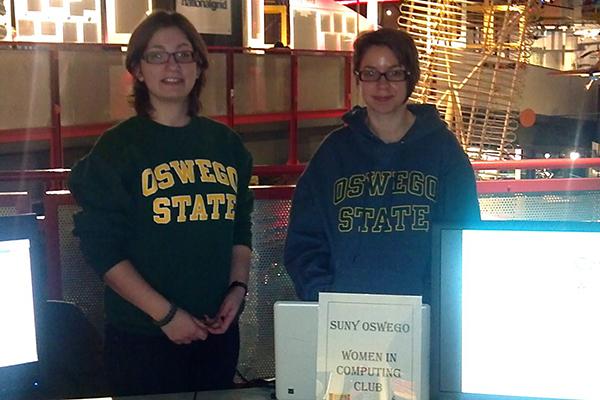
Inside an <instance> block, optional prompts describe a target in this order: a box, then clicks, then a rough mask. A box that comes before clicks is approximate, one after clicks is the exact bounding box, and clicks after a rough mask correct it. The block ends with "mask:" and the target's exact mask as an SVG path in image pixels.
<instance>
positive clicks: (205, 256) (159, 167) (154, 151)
mask: <svg viewBox="0 0 600 400" xmlns="http://www.w3.org/2000/svg"><path fill="white" fill-rule="evenodd" d="M251 171H252V158H251V155H250V153H249V152H248V151H247V150H246V149H245V147H244V146H243V144H242V142H241V140H240V138H239V136H238V135H237V134H236V133H234V132H233V131H231V130H230V129H229V128H228V127H226V126H225V125H222V124H220V123H218V122H215V121H212V120H210V119H208V118H203V117H194V118H192V120H191V121H190V123H189V124H188V125H187V126H184V127H179V128H174V127H169V126H164V125H160V124H158V123H156V122H154V121H152V120H150V119H148V118H143V117H132V118H130V119H128V120H127V121H124V122H122V123H121V124H119V125H117V126H116V127H114V128H112V129H110V130H108V131H107V132H105V133H104V134H103V135H102V137H101V138H100V139H99V140H98V142H97V143H96V144H95V146H94V148H93V149H92V150H91V152H90V153H89V154H88V155H87V156H85V157H84V158H83V159H82V160H80V161H79V162H78V163H77V164H76V165H75V166H74V167H73V170H72V172H71V176H70V179H69V188H70V190H71V192H72V193H73V196H74V197H75V199H76V200H77V203H78V204H79V205H80V206H81V207H82V211H81V212H79V213H77V214H76V215H75V217H74V221H75V229H74V234H75V235H76V236H78V237H79V238H80V239H81V250H82V252H83V254H84V256H85V258H86V260H87V261H88V262H89V264H90V265H91V266H92V267H93V268H94V269H95V270H96V272H97V273H98V274H99V275H100V276H103V275H104V274H105V273H106V272H107V271H108V270H109V269H110V268H112V267H113V266H114V265H115V264H117V263H118V262H120V261H122V260H125V259H127V260H130V261H131V262H132V264H133V265H134V267H135V268H136V270H137V271H138V272H139V273H140V274H141V275H142V276H143V277H144V279H146V281H147V282H148V283H149V284H150V285H151V286H152V287H153V288H154V289H156V290H157V291H158V292H159V293H161V294H162V295H163V296H165V297H166V298H167V299H168V300H170V301H172V302H173V303H175V304H176V305H177V306H179V307H181V308H183V309H185V310H186V311H188V312H190V313H191V314H192V315H194V316H196V317H200V318H202V317H203V316H204V315H205V314H206V315H209V316H213V315H215V313H216V312H217V311H218V309H219V306H220V304H221V301H222V300H223V296H224V294H225V292H226V290H227V287H228V284H229V274H230V267H231V251H232V246H233V245H236V244H241V245H246V246H248V247H251V220H250V213H251V211H252V207H253V197H252V193H251V191H250V190H249V189H248V182H249V180H250V175H251ZM105 308H106V319H107V322H108V323H111V324H113V325H115V326H117V327H119V328H121V329H126V330H128V331H132V332H138V333H150V334H152V333H155V334H159V333H160V330H159V329H158V328H157V327H156V326H154V325H153V324H152V321H151V319H150V317H149V316H147V315H146V314H145V313H143V312H142V311H141V310H139V309H138V308H136V307H135V306H133V305H132V304H130V303H129V302H127V301H126V300H124V299H123V298H121V297H120V296H119V295H118V294H116V293H115V292H114V291H112V290H111V289H110V288H108V287H107V288H106V292H105Z"/></svg>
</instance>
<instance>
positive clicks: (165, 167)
mask: <svg viewBox="0 0 600 400" xmlns="http://www.w3.org/2000/svg"><path fill="white" fill-rule="evenodd" d="M154 176H156V180H157V181H158V187H159V188H160V189H168V188H170V187H171V186H173V185H174V184H175V182H174V181H173V174H171V172H170V171H169V164H160V165H157V166H156V167H154Z"/></svg>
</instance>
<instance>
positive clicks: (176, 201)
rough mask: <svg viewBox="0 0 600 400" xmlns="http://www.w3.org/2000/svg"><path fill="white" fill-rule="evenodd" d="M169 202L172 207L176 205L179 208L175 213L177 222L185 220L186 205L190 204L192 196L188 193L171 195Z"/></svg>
mask: <svg viewBox="0 0 600 400" xmlns="http://www.w3.org/2000/svg"><path fill="white" fill-rule="evenodd" d="M171 202H172V204H173V207H177V208H178V209H179V213H178V214H177V222H185V221H187V218H186V214H185V212H186V208H187V206H190V205H192V198H191V197H190V196H188V195H185V196H173V197H171Z"/></svg>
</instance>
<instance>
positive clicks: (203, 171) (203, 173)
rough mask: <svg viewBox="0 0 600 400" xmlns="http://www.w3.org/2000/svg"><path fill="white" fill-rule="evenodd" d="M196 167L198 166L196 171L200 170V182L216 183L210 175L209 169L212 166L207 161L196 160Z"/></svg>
mask: <svg viewBox="0 0 600 400" xmlns="http://www.w3.org/2000/svg"><path fill="white" fill-rule="evenodd" d="M196 165H197V166H198V169H199V170H200V180H201V181H202V182H208V183H211V182H216V181H217V180H216V178H215V176H214V175H213V174H212V171H211V167H212V164H211V162H210V161H209V160H205V159H198V160H196Z"/></svg>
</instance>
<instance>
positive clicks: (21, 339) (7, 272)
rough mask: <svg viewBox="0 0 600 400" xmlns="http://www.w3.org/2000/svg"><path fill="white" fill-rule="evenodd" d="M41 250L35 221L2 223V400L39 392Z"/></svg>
mask: <svg viewBox="0 0 600 400" xmlns="http://www.w3.org/2000/svg"><path fill="white" fill-rule="evenodd" d="M39 244H40V241H39V232H38V225H37V220H36V217H35V215H32V214H31V215H19V216H10V217H0V319H1V321H2V322H1V324H0V398H11V399H13V398H19V397H21V396H23V397H30V396H32V395H33V394H35V393H36V392H37V389H38V386H39V378H40V371H41V369H40V365H39V364H40V358H39V354H40V349H41V346H40V344H39V340H38V338H39V333H40V329H39V318H40V316H39V310H40V309H41V307H40V306H41V304H42V301H43V299H42V296H41V290H40V289H41V285H42V282H41V279H40V273H41V271H40V261H41V259H40V253H39Z"/></svg>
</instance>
